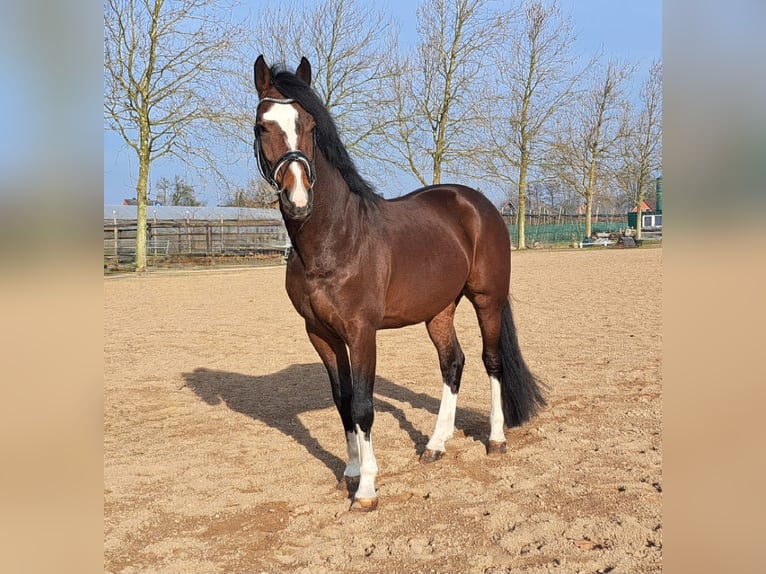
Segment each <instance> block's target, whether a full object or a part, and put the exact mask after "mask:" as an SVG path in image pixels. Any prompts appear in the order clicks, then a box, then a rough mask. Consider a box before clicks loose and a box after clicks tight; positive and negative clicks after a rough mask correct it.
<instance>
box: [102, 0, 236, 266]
mask: <svg viewBox="0 0 766 574" xmlns="http://www.w3.org/2000/svg"><path fill="white" fill-rule="evenodd" d="M226 8H227V7H226V6H222V4H221V3H220V2H215V1H213V0H179V1H172V2H171V1H167V2H166V1H165V0H105V1H104V123H105V128H106V129H109V130H113V131H115V132H117V133H119V134H120V135H121V136H122V138H123V140H124V141H125V144H126V145H127V146H128V147H129V148H131V149H133V150H134V151H135V152H136V155H137V156H138V179H137V182H136V198H137V202H138V209H137V225H138V227H137V233H136V270H137V271H144V270H145V269H146V201H147V186H148V181H149V172H150V169H151V165H152V162H154V161H156V160H157V159H160V158H163V157H166V156H175V157H176V158H178V159H179V160H181V161H182V162H184V163H185V164H186V165H189V166H191V167H200V166H202V165H204V166H205V167H206V168H207V169H208V170H212V171H213V172H216V171H218V167H217V166H218V165H219V163H220V158H213V157H212V156H211V155H210V154H209V153H208V151H207V150H208V149H210V148H211V147H212V146H209V145H205V142H206V141H208V138H210V137H211V136H212V134H213V133H215V130H216V129H217V128H218V127H221V126H225V125H227V124H228V123H229V122H230V121H232V118H230V117H228V116H227V115H226V114H225V113H224V109H225V108H224V106H222V105H221V104H220V102H219V101H218V99H217V97H216V94H217V93H218V90H216V89H215V88H216V85H217V84H219V83H220V82H221V81H223V78H225V77H227V76H229V75H231V73H232V70H231V69H230V68H231V67H232V66H231V64H230V62H229V60H228V59H227V58H228V56H229V55H230V54H231V51H232V49H233V46H234V45H235V44H236V43H237V39H238V38H241V37H242V35H241V30H240V29H239V28H238V27H237V26H235V25H232V24H229V23H228V19H230V18H231V13H230V11H229V12H228V13H227V12H226V11H225V10H226ZM224 16H225V17H226V19H224ZM219 173H220V172H219Z"/></svg>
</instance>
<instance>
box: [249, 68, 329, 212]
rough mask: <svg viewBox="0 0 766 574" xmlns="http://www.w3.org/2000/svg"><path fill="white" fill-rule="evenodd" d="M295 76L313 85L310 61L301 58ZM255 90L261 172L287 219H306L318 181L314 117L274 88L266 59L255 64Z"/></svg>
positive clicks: (257, 148) (257, 156)
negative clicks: (275, 194)
mask: <svg viewBox="0 0 766 574" xmlns="http://www.w3.org/2000/svg"><path fill="white" fill-rule="evenodd" d="M295 75H296V76H297V77H298V78H299V79H300V80H302V81H303V82H305V83H306V84H307V85H310V83H311V64H309V62H308V60H307V59H306V58H302V59H301V63H300V65H299V66H298V69H297V70H296V72H295ZM255 88H256V90H257V91H258V106H257V109H256V116H255V143H254V148H255V155H256V158H257V160H258V161H257V163H258V169H259V170H260V172H261V175H262V176H263V178H264V179H265V180H266V181H268V182H269V183H270V184H271V185H272V186H273V187H274V189H276V190H277V192H278V193H279V201H280V203H281V205H282V210H283V213H284V214H285V216H286V217H289V218H291V219H297V220H301V219H306V218H307V217H308V216H309V215H310V214H311V209H312V206H313V193H314V192H313V189H312V188H313V185H314V181H315V180H316V170H315V166H314V161H315V154H316V139H315V137H314V128H315V127H316V124H315V122H314V118H313V117H312V116H311V115H309V114H308V113H307V112H306V110H304V109H303V108H302V107H301V106H300V105H299V104H298V103H297V102H296V101H295V100H293V99H290V98H286V97H285V95H284V94H282V93H280V92H279V91H278V90H277V89H276V87H274V85H273V82H272V72H271V70H270V69H269V66H268V65H267V64H266V61H265V60H264V59H263V56H258V59H257V60H256V61H255Z"/></svg>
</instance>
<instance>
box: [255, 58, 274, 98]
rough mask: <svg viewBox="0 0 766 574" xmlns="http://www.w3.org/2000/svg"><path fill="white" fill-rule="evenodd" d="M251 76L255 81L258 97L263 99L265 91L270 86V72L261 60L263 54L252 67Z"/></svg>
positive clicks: (264, 61)
mask: <svg viewBox="0 0 766 574" xmlns="http://www.w3.org/2000/svg"><path fill="white" fill-rule="evenodd" d="M253 76H254V79H255V89H256V90H257V91H258V96H260V97H263V94H265V93H266V90H268V89H269V87H270V86H271V70H269V66H268V64H267V63H266V60H264V59H263V54H261V55H260V56H258V59H257V60H256V61H255V65H254V66H253Z"/></svg>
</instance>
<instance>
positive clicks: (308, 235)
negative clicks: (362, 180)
mask: <svg viewBox="0 0 766 574" xmlns="http://www.w3.org/2000/svg"><path fill="white" fill-rule="evenodd" d="M316 170H317V179H316V183H315V184H314V205H313V210H312V213H311V215H310V216H309V218H308V219H307V220H306V221H305V222H295V221H290V222H287V231H288V233H289V234H290V240H291V241H292V243H293V246H294V247H295V248H296V250H297V251H298V253H299V254H300V255H301V259H302V260H303V261H304V264H306V265H310V264H311V263H312V262H320V261H325V260H326V259H327V257H328V254H335V253H337V252H338V250H341V249H344V248H348V247H350V243H352V242H353V239H352V238H353V237H354V236H355V235H356V228H355V226H358V225H359V221H358V218H357V216H356V214H357V213H358V208H359V203H360V198H359V197H358V196H356V195H354V194H353V193H351V191H350V190H349V189H348V186H347V185H346V182H345V181H344V180H343V178H342V177H341V175H340V173H339V172H338V171H337V170H336V169H335V168H334V167H333V166H331V165H329V164H328V163H327V162H326V161H325V160H324V158H322V157H321V156H319V157H317V162H316Z"/></svg>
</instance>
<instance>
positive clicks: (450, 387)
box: [420, 302, 465, 463]
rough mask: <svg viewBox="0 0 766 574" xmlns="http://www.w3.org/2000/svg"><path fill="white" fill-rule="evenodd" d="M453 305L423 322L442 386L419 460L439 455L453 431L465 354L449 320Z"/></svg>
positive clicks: (452, 314)
mask: <svg viewBox="0 0 766 574" xmlns="http://www.w3.org/2000/svg"><path fill="white" fill-rule="evenodd" d="M456 307H457V302H455V303H453V304H452V305H450V306H449V307H447V308H446V309H444V310H443V311H442V312H441V313H439V314H438V315H436V317H434V318H433V319H431V320H430V321H428V322H427V323H426V329H428V335H429V336H430V337H431V341H433V344H434V346H435V347H436V351H437V353H438V354H439V367H440V369H441V373H442V382H443V385H442V400H441V404H440V405H439V414H438V416H437V418H436V426H435V428H434V432H433V434H432V435H431V439H430V440H429V441H428V445H426V450H425V451H424V452H423V454H422V455H421V456H420V460H421V462H426V463H427V462H433V461H435V460H438V459H439V458H441V456H442V455H443V454H444V452H445V446H444V445H445V442H446V441H447V440H448V439H449V438H451V437H452V434H453V433H454V431H455V410H456V408H457V394H458V391H459V390H460V378H461V377H462V375H463V365H464V364H465V356H464V355H463V351H462V349H461V348H460V343H459V342H458V340H457V334H456V333H455V326H454V323H453V319H454V316H455V309H456Z"/></svg>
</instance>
